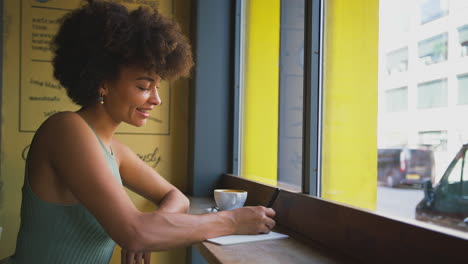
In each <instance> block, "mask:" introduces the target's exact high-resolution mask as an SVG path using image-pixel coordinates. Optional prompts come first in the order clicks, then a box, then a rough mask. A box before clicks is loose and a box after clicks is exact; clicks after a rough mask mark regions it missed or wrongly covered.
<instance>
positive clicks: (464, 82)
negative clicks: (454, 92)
mask: <svg viewBox="0 0 468 264" xmlns="http://www.w3.org/2000/svg"><path fill="white" fill-rule="evenodd" d="M457 80H458V104H468V75H461V76H457Z"/></svg>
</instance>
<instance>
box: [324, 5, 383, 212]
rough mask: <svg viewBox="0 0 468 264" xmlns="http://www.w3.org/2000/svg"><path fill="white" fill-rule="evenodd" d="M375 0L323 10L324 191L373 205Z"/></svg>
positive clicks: (337, 197) (361, 204)
mask: <svg viewBox="0 0 468 264" xmlns="http://www.w3.org/2000/svg"><path fill="white" fill-rule="evenodd" d="M378 4H379V1H378V0H354V1H348V0H329V1H326V6H325V12H326V20H325V39H324V46H325V55H324V64H325V65H324V71H323V72H324V104H323V120H324V121H323V153H322V155H323V162H322V166H323V168H322V175H323V176H322V197H323V198H326V199H330V200H334V201H339V202H344V203H348V204H351V205H355V206H359V207H364V208H368V209H375V203H376V188H377V72H378V71H377V67H378V66H377V65H378V64H377V63H378V56H377V55H378V50H377V49H378V25H379V18H378V6H379V5H378Z"/></svg>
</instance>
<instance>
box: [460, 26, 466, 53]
mask: <svg viewBox="0 0 468 264" xmlns="http://www.w3.org/2000/svg"><path fill="white" fill-rule="evenodd" d="M458 43H459V45H460V56H461V57H465V56H466V55H468V25H464V26H461V27H459V28H458Z"/></svg>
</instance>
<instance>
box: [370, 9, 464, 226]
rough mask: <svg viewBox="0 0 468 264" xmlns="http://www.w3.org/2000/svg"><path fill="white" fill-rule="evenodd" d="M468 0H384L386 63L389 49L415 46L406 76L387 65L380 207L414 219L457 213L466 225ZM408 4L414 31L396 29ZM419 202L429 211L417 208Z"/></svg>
mask: <svg viewBox="0 0 468 264" xmlns="http://www.w3.org/2000/svg"><path fill="white" fill-rule="evenodd" d="M466 2H467V1H459V0H457V1H450V4H451V5H450V6H449V1H442V0H440V1H435V0H425V1H394V0H380V1H379V3H380V10H379V12H380V14H379V19H380V25H379V61H380V62H379V65H382V64H384V65H385V63H386V64H387V65H388V63H389V60H390V58H389V54H390V55H392V54H396V52H395V51H400V50H406V51H407V62H406V63H407V69H406V72H405V73H404V74H388V69H386V68H382V67H381V68H380V69H379V84H378V86H379V88H378V89H379V91H378V94H379V100H378V101H379V107H378V109H379V111H378V120H379V121H378V166H377V167H378V173H377V174H378V175H377V178H378V183H379V184H378V186H377V206H376V207H377V211H379V212H382V213H388V214H392V215H396V216H400V217H407V218H411V219H414V218H418V219H423V217H420V215H419V214H421V213H422V212H424V213H425V214H426V213H428V214H429V215H432V216H431V218H430V219H431V220H430V222H432V223H436V224H441V225H445V226H447V224H446V222H445V224H444V223H442V221H441V219H443V218H444V217H445V216H446V213H447V212H452V215H451V216H450V217H449V218H450V219H451V220H450V223H451V224H450V225H451V226H450V227H452V228H455V229H460V226H461V227H463V226H465V224H463V220H464V217H462V216H465V217H466V216H468V203H466V202H465V203H464V204H463V203H462V202H460V201H461V200H460V193H462V192H465V190H466V189H468V187H465V181H466V179H467V178H468V174H466V176H465V173H464V172H465V171H468V169H464V167H465V166H466V167H468V164H464V163H463V158H462V157H464V155H460V154H458V156H457V153H458V151H459V150H460V149H462V147H463V144H465V143H467V142H468V122H465V119H466V116H468V108H466V106H465V105H466V104H468V74H467V72H468V58H467V57H466V56H465V55H466V51H463V49H464V46H465V45H466V43H468V27H467V26H466V25H468V16H466V13H467V11H468V4H467V3H466ZM403 4H404V5H405V7H406V8H405V9H406V10H411V11H410V12H411V15H412V17H413V19H410V20H409V22H410V24H409V26H408V31H407V32H402V33H401V34H395V31H396V29H392V28H393V27H394V25H393V24H392V23H391V20H392V18H395V10H400V9H401V6H402V5H403ZM452 7H453V8H452ZM455 7H456V8H455ZM401 12H402V13H403V14H405V13H406V12H408V11H401ZM418 12H419V17H418ZM395 27H397V26H395ZM451 40H454V41H451ZM460 49H461V51H460ZM460 54H461V55H462V56H460ZM393 56H396V55H393ZM395 87H403V88H397V89H393V88H395ZM403 91H404V92H403ZM395 101H400V102H399V103H397V102H395ZM463 153H464V152H463ZM456 157H457V158H456ZM452 160H455V161H454V162H452ZM449 164H452V167H451V170H447V168H449ZM445 171H447V173H445V174H444V172H445ZM462 177H463V178H462ZM425 181H430V182H431V183H432V185H433V188H434V190H433V192H434V193H435V196H434V197H435V198H434V201H431V202H428V201H427V199H428V198H425V196H424V191H423V183H424V182H425ZM455 197H456V198H455ZM425 199H426V200H425ZM427 204H432V205H431V206H429V207H427V206H426V205H427ZM416 207H418V208H419V209H421V208H423V209H421V210H418V212H416V210H415V209H416ZM453 213H456V215H457V216H456V217H455V218H454V214H453ZM425 219H426V220H427V218H425ZM466 227H467V229H466V230H467V231H468V225H466ZM462 229H463V228H462Z"/></svg>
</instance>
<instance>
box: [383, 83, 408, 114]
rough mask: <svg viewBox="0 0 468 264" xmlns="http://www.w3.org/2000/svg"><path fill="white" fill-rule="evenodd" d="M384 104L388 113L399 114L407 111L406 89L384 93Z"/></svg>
mask: <svg viewBox="0 0 468 264" xmlns="http://www.w3.org/2000/svg"><path fill="white" fill-rule="evenodd" d="M385 104H386V109H387V111H388V112H399V111H405V110H407V109H408V88H407V87H402V88H398V89H392V90H388V91H385Z"/></svg>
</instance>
